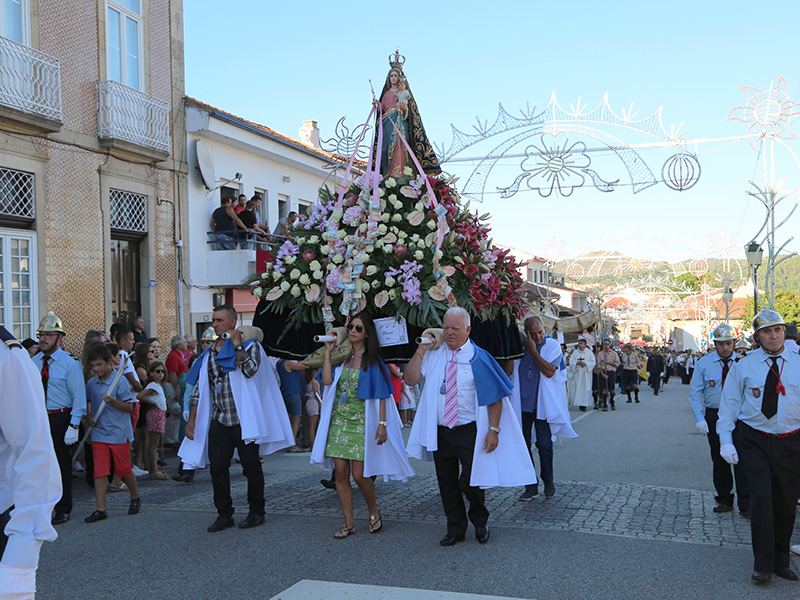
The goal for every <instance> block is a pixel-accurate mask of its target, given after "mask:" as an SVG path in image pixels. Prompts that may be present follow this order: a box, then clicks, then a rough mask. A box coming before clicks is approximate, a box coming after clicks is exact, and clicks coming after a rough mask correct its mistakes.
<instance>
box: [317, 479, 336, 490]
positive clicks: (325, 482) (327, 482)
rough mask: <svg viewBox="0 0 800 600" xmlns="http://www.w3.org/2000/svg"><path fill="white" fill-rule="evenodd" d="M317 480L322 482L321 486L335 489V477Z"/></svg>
mask: <svg viewBox="0 0 800 600" xmlns="http://www.w3.org/2000/svg"><path fill="white" fill-rule="evenodd" d="M319 482H320V483H321V484H322V487H324V488H327V489H329V490H335V489H336V480H335V479H320V480H319Z"/></svg>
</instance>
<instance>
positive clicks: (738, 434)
mask: <svg viewBox="0 0 800 600" xmlns="http://www.w3.org/2000/svg"><path fill="white" fill-rule="evenodd" d="M733 443H734V445H735V446H736V451H737V453H738V454H739V462H740V464H741V465H742V468H743V469H744V475H745V477H746V478H747V482H748V483H749V484H750V533H751V536H752V542H753V558H754V560H753V569H754V570H756V571H766V572H767V573H771V572H773V571H775V569H781V568H788V567H789V542H790V540H791V537H792V529H793V528H794V520H795V515H796V513H797V497H798V495H800V433H795V434H794V435H790V436H788V437H784V438H777V437H771V436H768V435H764V433H762V432H760V431H757V430H755V429H753V428H752V427H749V426H748V425H745V424H744V423H739V427H737V428H736V429H735V430H734V432H733Z"/></svg>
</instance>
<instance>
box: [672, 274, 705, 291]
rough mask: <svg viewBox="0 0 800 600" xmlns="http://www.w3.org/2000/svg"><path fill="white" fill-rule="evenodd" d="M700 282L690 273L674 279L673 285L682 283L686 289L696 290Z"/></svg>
mask: <svg viewBox="0 0 800 600" xmlns="http://www.w3.org/2000/svg"><path fill="white" fill-rule="evenodd" d="M699 282H700V278H699V277H698V276H697V275H693V274H692V273H684V274H683V275H678V276H677V277H676V278H675V283H683V284H685V285H686V287H687V289H690V290H696V289H697V287H698V285H699Z"/></svg>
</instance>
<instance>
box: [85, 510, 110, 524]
mask: <svg viewBox="0 0 800 600" xmlns="http://www.w3.org/2000/svg"><path fill="white" fill-rule="evenodd" d="M107 518H108V513H106V511H104V510H96V511H94V512H93V513H92V514H90V515H89V516H88V517H86V518H85V519H84V521H86V522H87V523H94V522H96V521H102V520H103V519H107Z"/></svg>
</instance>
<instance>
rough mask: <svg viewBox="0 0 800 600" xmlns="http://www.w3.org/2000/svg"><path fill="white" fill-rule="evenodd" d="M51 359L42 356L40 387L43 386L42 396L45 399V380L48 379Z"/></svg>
mask: <svg viewBox="0 0 800 600" xmlns="http://www.w3.org/2000/svg"><path fill="white" fill-rule="evenodd" d="M51 360H52V359H51V358H50V357H49V356H43V357H42V387H43V388H44V398H45V400H47V382H48V381H50V365H49V364H48V363H49V362H50V361H51Z"/></svg>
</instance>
